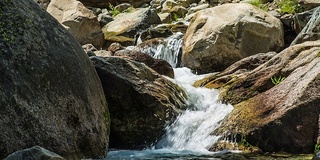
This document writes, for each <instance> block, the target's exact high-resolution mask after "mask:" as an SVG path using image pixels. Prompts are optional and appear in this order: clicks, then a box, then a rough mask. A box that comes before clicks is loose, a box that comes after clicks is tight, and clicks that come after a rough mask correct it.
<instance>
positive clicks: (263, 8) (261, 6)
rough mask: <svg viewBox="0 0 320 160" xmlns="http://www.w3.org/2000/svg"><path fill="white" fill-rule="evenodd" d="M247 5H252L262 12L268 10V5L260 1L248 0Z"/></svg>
mask: <svg viewBox="0 0 320 160" xmlns="http://www.w3.org/2000/svg"><path fill="white" fill-rule="evenodd" d="M248 3H249V4H252V5H254V6H256V7H258V8H260V9H262V10H264V11H267V10H268V5H267V4H264V3H263V2H262V1H261V0H250V1H248Z"/></svg>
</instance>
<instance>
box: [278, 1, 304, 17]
mask: <svg viewBox="0 0 320 160" xmlns="http://www.w3.org/2000/svg"><path fill="white" fill-rule="evenodd" d="M277 4H278V6H279V9H280V12H281V13H290V14H295V13H300V12H303V8H302V7H301V6H300V5H299V3H298V1H297V0H278V2H277Z"/></svg>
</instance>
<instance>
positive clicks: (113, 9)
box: [109, 4, 121, 17]
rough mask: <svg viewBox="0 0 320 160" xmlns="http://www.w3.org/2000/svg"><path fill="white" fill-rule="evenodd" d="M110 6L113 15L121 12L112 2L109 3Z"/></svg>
mask: <svg viewBox="0 0 320 160" xmlns="http://www.w3.org/2000/svg"><path fill="white" fill-rule="evenodd" d="M109 8H110V13H111V14H112V16H113V17H115V16H117V15H118V14H120V13H121V12H120V11H119V10H117V9H115V7H114V6H113V5H112V4H109Z"/></svg>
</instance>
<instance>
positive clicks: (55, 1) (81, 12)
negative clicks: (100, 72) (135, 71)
mask: <svg viewBox="0 0 320 160" xmlns="http://www.w3.org/2000/svg"><path fill="white" fill-rule="evenodd" d="M47 12H49V13H50V14H51V15H52V16H53V17H55V18H56V19H57V20H58V21H59V22H60V23H61V24H63V25H64V26H66V28H67V29H68V30H69V31H70V32H71V34H72V35H73V36H74V37H75V38H76V39H77V40H78V41H79V43H80V44H82V45H84V44H93V45H94V46H95V47H97V48H101V47H102V46H103V43H104V38H103V33H102V31H101V27H100V24H99V22H98V19H97V17H96V16H95V15H94V14H93V12H92V11H91V10H89V9H87V8H86V7H85V6H84V5H83V4H82V3H81V2H79V1H77V0H67V1H66V0H52V1H51V2H50V4H49V6H48V8H47Z"/></svg>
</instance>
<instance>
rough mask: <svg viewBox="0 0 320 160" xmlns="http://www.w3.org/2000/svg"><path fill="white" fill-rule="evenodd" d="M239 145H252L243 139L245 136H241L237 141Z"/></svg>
mask: <svg viewBox="0 0 320 160" xmlns="http://www.w3.org/2000/svg"><path fill="white" fill-rule="evenodd" d="M239 144H240V145H242V146H245V147H251V146H252V145H251V144H250V143H249V142H248V141H247V140H246V139H245V138H243V137H242V138H241V141H240V143H239Z"/></svg>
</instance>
